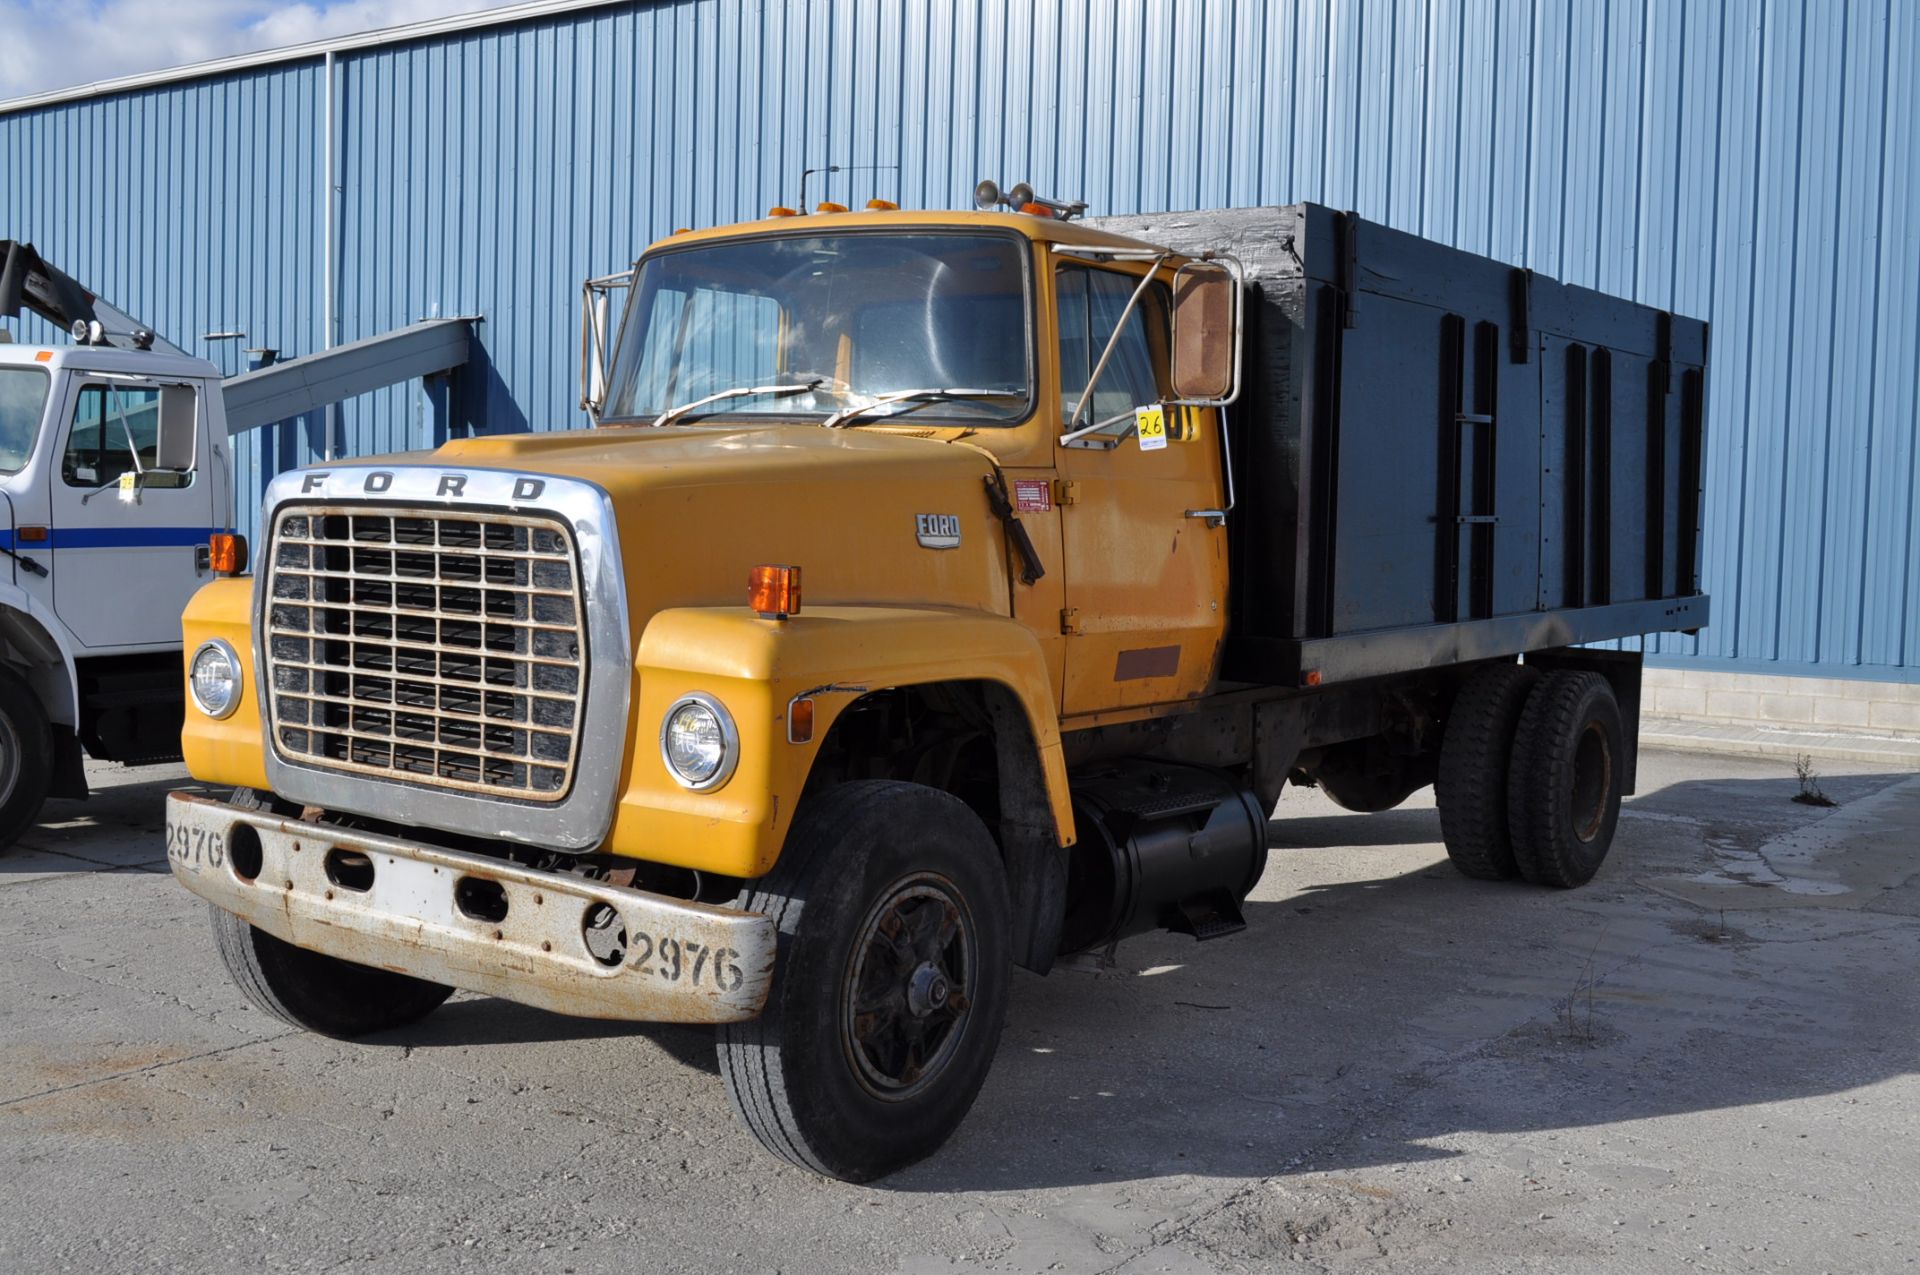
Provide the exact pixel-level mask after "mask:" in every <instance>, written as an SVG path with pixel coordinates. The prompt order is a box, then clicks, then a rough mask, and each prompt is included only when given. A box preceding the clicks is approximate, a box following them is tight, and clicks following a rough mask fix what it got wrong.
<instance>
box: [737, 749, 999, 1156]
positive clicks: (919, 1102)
mask: <svg viewBox="0 0 1920 1275" xmlns="http://www.w3.org/2000/svg"><path fill="white" fill-rule="evenodd" d="M740 906H742V907H744V908H746V909H748V910H749V911H754V912H761V913H764V914H766V915H769V916H771V917H773V918H774V920H775V922H776V924H777V925H778V926H779V930H780V943H779V955H778V957H777V964H776V966H775V970H774V977H773V991H772V994H771V995H770V996H769V998H768V1001H767V1005H766V1008H765V1009H764V1010H763V1011H762V1012H761V1015H760V1017H759V1018H757V1019H754V1020H753V1021H751V1022H746V1023H738V1024H730V1025H728V1026H725V1027H722V1028H721V1029H720V1035H719V1057H720V1072H721V1075H722V1076H723V1077H724V1078H725V1080H726V1085H727V1093H728V1096H729V1097H731V1098H732V1099H733V1105H734V1110H735V1111H736V1112H738V1114H739V1115H740V1118H741V1120H742V1121H743V1122H744V1123H745V1124H746V1126H747V1127H748V1128H749V1129H750V1130H752V1131H753V1134H754V1136H755V1137H757V1138H758V1139H759V1140H760V1142H761V1144H762V1145H764V1146H765V1147H766V1148H767V1149H768V1150H769V1151H772V1152H773V1153H774V1154H775V1155H778V1156H780V1157H781V1158H782V1159H785V1160H788V1161H790V1162H792V1163H793V1164H796V1165H799V1166H800V1167H802V1168H806V1169H811V1170H813V1171H814V1172H816V1173H824V1174H828V1175H830V1176H832V1177H836V1178H842V1179H845V1180H847V1181H850V1182H866V1181H870V1180H872V1179H874V1178H877V1177H880V1176H882V1175H884V1174H887V1173H891V1172H893V1171H894V1170H896V1169H900V1168H904V1167H905V1166H907V1165H909V1164H912V1163H913V1162H914V1161H916V1160H919V1159H922V1158H924V1157H925V1156H927V1155H929V1154H931V1153H932V1152H933V1151H935V1150H937V1149H938V1148H939V1147H940V1145H941V1144H942V1143H944V1142H945V1141H946V1140H947V1138H948V1137H949V1136H950V1135H951V1134H952V1133H953V1131H954V1130H955V1129H956V1128H957V1127H958V1126H959V1124H960V1121H961V1120H962V1119H963V1118H964V1117H965V1116H966V1114H967V1111H968V1109H969V1108H970V1107H972V1105H973V1100H974V1097H975V1095H977V1094H978V1093H979V1092H980V1086H981V1084H982V1083H983V1082H984V1081H985V1080H986V1077H987V1070H988V1068H989V1066H990V1065H991V1064H992V1062H993V1055H994V1051H995V1049H996V1048H997V1047H998V1045H999V1040H1000V1027H1001V1023H1002V1021H1003V1020H1004V1018H1005V1016H1006V1002H1007V981H1008V970H1009V964H1010V959H1009V955H1010V946H1011V944H1010V938H1009V934H1010V930H1011V920H1010V911H1011V909H1010V906H1009V904H1008V901H1007V884H1006V873H1005V870H1004V869H1003V868H1002V866H1001V863H1000V855H999V850H998V847H997V846H995V844H994V841H993V838H992V837H991V836H989V835H988V833H987V829H986V826H985V825H984V824H982V823H981V822H980V820H979V818H978V816H976V815H975V814H974V813H973V811H972V810H970V809H968V808H967V806H966V805H965V804H964V803H962V802H961V801H959V800H958V799H957V798H955V797H952V796H949V795H948V794H946V793H943V792H940V791H938V790H936V789H932V788H926V787H922V786H920V785H918V784H907V783H897V782H893V781H860V782H856V783H848V784H843V785H840V786H839V787H837V788H833V789H829V790H828V791H826V792H824V793H821V794H820V795H819V796H817V797H814V798H812V799H810V800H809V802H808V803H807V805H806V806H805V807H803V809H802V811H801V813H800V816H799V818H798V819H797V820H796V822H795V824H794V827H793V830H792V832H791V833H790V834H789V836H788V838H787V845H786V848H785V849H784V850H783V851H782V852H781V855H780V860H779V863H778V864H776V865H775V867H774V870H773V871H772V872H770V873H769V874H767V875H766V876H765V877H762V878H761V879H760V880H758V881H756V882H754V883H753V884H752V885H751V886H750V887H749V889H748V890H747V892H746V894H745V896H744V897H743V898H742V900H741V902H740Z"/></svg>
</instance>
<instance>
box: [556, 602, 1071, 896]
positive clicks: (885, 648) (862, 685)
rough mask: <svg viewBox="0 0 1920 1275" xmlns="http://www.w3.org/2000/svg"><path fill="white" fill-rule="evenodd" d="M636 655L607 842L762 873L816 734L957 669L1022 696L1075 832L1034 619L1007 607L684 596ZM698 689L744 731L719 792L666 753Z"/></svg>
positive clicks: (1066, 836)
mask: <svg viewBox="0 0 1920 1275" xmlns="http://www.w3.org/2000/svg"><path fill="white" fill-rule="evenodd" d="M635 665H636V666H635V669H634V699H635V703H636V710H635V713H634V727H633V731H634V738H633V751H632V756H631V760H630V764H629V767H628V776H627V788H626V791H625V793H624V794H623V795H622V797H621V800H620V805H619V809H618V810H617V811H616V812H615V814H614V822H613V831H612V834H611V836H610V838H609V841H608V845H607V849H608V850H610V851H612V852H613V853H615V854H621V855H630V856H633V857H635V858H639V859H647V860H651V861H654V862H657V863H670V864H675V865H678V866H681V867H687V868H694V869H697V870H700V871H704V872H717V873H721V874H723V875H726V876H736V877H757V876H760V875H762V874H764V873H765V872H766V871H767V870H768V869H769V868H771V867H772V866H773V864H774V861H775V860H776V859H777V858H778V857H779V854H780V847H781V844H782V843H783V841H784V840H785V838H786V832H787V828H788V825H789V824H790V823H791V821H792V818H793V810H794V806H795V805H796V804H797V803H798V800H799V796H800V792H801V790H802V789H803V788H804V787H805V786H806V782H807V775H808V773H809V771H810V770H811V769H812V766H813V761H814V756H815V754H816V753H817V751H818V750H819V747H820V743H821V741H822V740H824V739H825V738H826V737H827V736H828V734H829V733H830V732H831V730H832V727H833V723H834V721H835V720H836V719H837V718H838V717H839V715H840V714H841V713H842V712H843V711H845V709H846V707H847V706H848V705H849V704H851V703H853V702H854V701H855V700H857V699H858V698H859V697H860V695H861V694H862V693H864V692H866V691H878V690H885V689H888V688H892V687H902V686H915V685H926V684H929V683H933V682H957V681H984V682H996V683H999V684H1000V685H1002V686H1004V687H1006V688H1007V689H1008V690H1009V691H1011V692H1012V693H1013V695H1014V696H1015V698H1016V699H1017V700H1018V701H1019V702H1020V704H1022V705H1023V706H1024V707H1025V709H1026V714H1027V723H1028V725H1029V726H1030V727H1031V728H1032V731H1033V738H1034V742H1035V744H1036V745H1037V746H1038V750H1039V757H1038V761H1039V763H1040V767H1041V771H1042V774H1043V775H1044V777H1045V781H1046V787H1047V796H1048V800H1049V802H1050V804H1051V805H1052V808H1053V819H1054V828H1055V832H1056V835H1057V836H1058V838H1059V841H1060V844H1062V845H1067V844H1071V843H1072V841H1073V813H1072V805H1071V801H1070V799H1069V797H1068V792H1067V768H1066V761H1065V759H1064V757H1063V755H1062V753H1061V748H1060V724H1059V720H1058V718H1057V716H1056V715H1055V712H1054V708H1053V688H1052V685H1051V683H1050V682H1049V681H1048V679H1047V666H1046V661H1045V659H1044V657H1043V656H1042V654H1041V650H1040V644H1039V642H1038V641H1037V640H1036V639H1035V638H1034V635H1033V633H1032V631H1031V630H1029V629H1027V628H1025V627H1023V626H1022V625H1020V624H1018V623H1016V622H1015V621H1014V620H1012V619H1010V618H1008V617H1005V616H995V615H990V614H985V613H982V612H979V611H962V610H947V609H940V608H934V607H924V608H922V607H859V606H827V607H811V606H810V607H808V608H807V610H806V611H805V613H804V614H801V615H796V616H794V617H793V618H791V619H788V620H763V619H761V618H759V617H758V616H756V615H754V614H753V613H752V612H751V611H748V610H746V609H744V608H741V607H682V608H675V609H671V610H666V611H661V612H659V613H657V614H656V615H655V616H654V617H653V619H652V620H651V621H650V622H649V623H648V624H647V627H646V631H645V633H644V634H642V635H641V639H640V650H639V654H638V658H637V660H636V662H635ZM822 687H832V688H836V689H833V690H819V689H818V688H822ZM840 688H846V689H840ZM695 691H700V692H704V693H706V694H708V695H711V696H713V697H714V698H715V699H717V700H719V701H720V702H721V704H723V705H725V706H726V709H727V711H728V712H729V713H731V714H732V716H733V719H734V723H735V725H736V726H737V727H738V729H739V733H740V761H739V765H738V767H737V768H736V769H735V771H734V773H733V776H732V778H731V779H729V780H728V781H727V783H726V784H724V785H723V786H721V787H719V788H717V789H714V790H713V791H711V792H691V791H689V790H688V789H686V788H684V787H682V786H681V785H680V784H679V783H678V782H676V781H675V779H674V778H673V776H672V774H671V773H669V772H668V770H667V767H666V763H665V761H664V760H663V759H662V758H661V756H660V747H659V733H660V724H661V722H662V721H663V720H664V718H665V716H666V713H667V711H668V709H670V708H671V707H672V706H673V704H674V702H675V701H676V700H678V699H679V698H680V697H681V696H683V695H687V694H690V693H692V692H695ZM807 691H814V692H815V694H814V695H813V697H812V698H813V700H814V705H815V708H814V729H813V736H812V739H811V740H810V741H809V742H807V743H804V744H793V743H789V742H788V741H787V705H788V703H789V702H790V701H791V700H792V699H793V698H794V697H795V696H797V695H800V694H801V693H803V692H807ZM587 746H588V747H592V746H593V745H592V743H591V742H589V744H588V745H587Z"/></svg>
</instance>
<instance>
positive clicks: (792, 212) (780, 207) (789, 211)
mask: <svg viewBox="0 0 1920 1275" xmlns="http://www.w3.org/2000/svg"><path fill="white" fill-rule="evenodd" d="M799 215H800V210H799V209H797V208H789V207H787V206H786V205H785V204H775V205H774V206H773V207H771V208H769V209H767V216H769V217H798V216H799Z"/></svg>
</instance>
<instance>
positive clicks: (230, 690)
mask: <svg viewBox="0 0 1920 1275" xmlns="http://www.w3.org/2000/svg"><path fill="white" fill-rule="evenodd" d="M187 684H188V686H190V687H191V688H192V689H193V702H194V704H195V705H196V706H197V707H198V708H199V709H200V711H201V712H203V713H205V714H206V715H207V716H208V717H229V716H231V715H232V714H233V710H234V709H236V708H238V707H240V658H239V657H238V656H236V655H235V654H234V653H233V648H232V647H230V646H228V645H227V644H226V643H225V642H222V641H221V640H220V639H219V638H215V639H213V640H212V641H211V642H202V643H201V644H200V649H199V650H197V651H195V652H194V653H193V664H192V665H191V666H190V668H189V671H188V677H187Z"/></svg>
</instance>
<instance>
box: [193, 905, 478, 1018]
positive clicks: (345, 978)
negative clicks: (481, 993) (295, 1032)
mask: <svg viewBox="0 0 1920 1275" xmlns="http://www.w3.org/2000/svg"><path fill="white" fill-rule="evenodd" d="M208 906H209V907H212V905H211V904H209V905H208ZM212 911H213V937H214V942H215V943H216V944H217V945H218V947H219V949H220V959H221V961H222V962H223V963H224V964H225V965H226V967H227V973H228V974H230V975H232V976H233V981H234V983H235V984H237V985H238V986H239V988H240V990H241V991H242V992H244V993H245V994H246V997H247V999H248V1000H250V1001H252V1002H253V1004H254V1006H255V1008H257V1009H261V1010H264V1011H266V1012H267V1013H269V1014H272V1015H273V1016H274V1017H276V1018H280V1019H284V1020H285V1021H287V1022H289V1023H292V1024H293V1025H294V1026H295V1027H304V1028H306V1029H307V1030H308V1031H313V1032H319V1033H320V1034H321V1035H323V1036H336V1037H340V1038H341V1039H351V1038H352V1037H355V1036H365V1035H368V1034H369V1033H371V1032H378V1031H387V1030H389V1029H391V1028H394V1027H404V1026H406V1025H407V1024H408V1023H413V1022H418V1021H419V1020H420V1019H422V1018H425V1017H426V1016H427V1015H428V1014H431V1013H432V1012H433V1011H434V1010H436V1009H438V1008H440V1005H441V1003H442V1002H443V1001H445V1000H446V999H447V997H449V996H451V995H453V989H452V988H451V987H447V986H445V985H444V984H441V983H429V982H427V981H426V980H425V979H420V978H414V977H413V976H412V975H409V974H396V973H395V972H393V971H392V970H381V969H375V968H373V967H372V966H370V965H357V964H355V963H354V962H352V961H343V960H341V959H340V958H339V957H337V956H327V955H325V954H324V953H321V952H309V951H308V950H307V949H305V948H303V947H295V946H294V945H293V944H291V943H288V942H286V941H284V940H282V939H278V938H275V937H274V936H273V935H271V934H269V933H267V932H266V931H265V930H261V929H256V928H254V927H253V926H251V925H249V924H247V923H246V922H245V921H243V920H241V919H240V918H239V917H237V916H235V915H234V914H233V913H231V912H228V911H225V910H223V909H221V908H217V907H212Z"/></svg>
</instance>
